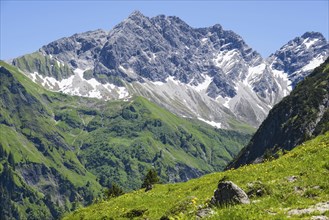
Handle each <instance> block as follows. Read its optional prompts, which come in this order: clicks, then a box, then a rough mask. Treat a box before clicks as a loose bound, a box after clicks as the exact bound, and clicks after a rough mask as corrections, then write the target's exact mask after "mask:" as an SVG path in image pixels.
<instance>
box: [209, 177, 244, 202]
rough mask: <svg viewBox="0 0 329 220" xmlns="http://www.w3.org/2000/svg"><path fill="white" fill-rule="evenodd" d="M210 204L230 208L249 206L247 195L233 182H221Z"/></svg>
mask: <svg viewBox="0 0 329 220" xmlns="http://www.w3.org/2000/svg"><path fill="white" fill-rule="evenodd" d="M210 203H211V204H212V205H216V206H230V205H236V204H249V203H250V200H249V198H248V196H247V194H246V193H245V192H244V191H243V190H242V189H241V188H240V187H238V186H237V185H236V184H234V183H233V182H231V181H221V182H219V183H218V187H217V189H216V190H215V192H214V196H213V197H212V198H211V201H210Z"/></svg>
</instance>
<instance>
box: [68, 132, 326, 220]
mask: <svg viewBox="0 0 329 220" xmlns="http://www.w3.org/2000/svg"><path fill="white" fill-rule="evenodd" d="M223 178H225V179H228V180H231V181H233V182H234V183H236V184H237V185H239V186H240V187H241V188H242V189H244V190H245V191H246V192H247V194H249V196H250V198H251V204H250V205H236V206H231V207H223V208H215V207H213V208H212V209H213V211H214V213H213V214H212V215H210V216H208V218H207V219H230V220H231V219H296V218H302V219H310V216H317V215H321V214H322V215H326V216H329V211H328V209H327V211H326V210H325V209H324V211H323V212H320V211H314V212H311V213H308V214H307V213H306V214H302V215H293V214H294V213H296V212H297V211H298V210H297V209H301V210H304V209H306V208H310V207H312V206H314V205H315V206H317V205H318V206H319V204H321V203H323V202H329V132H327V133H326V134H325V135H320V136H318V137H316V138H314V139H313V140H310V141H308V142H305V143H303V144H302V145H300V146H298V147H296V148H295V149H293V150H292V151H290V152H288V153H287V154H284V155H281V156H280V157H279V158H278V159H277V160H273V161H266V162H265V163H262V164H256V165H247V166H243V167H241V168H239V169H236V170H228V171H225V172H220V173H213V174H209V175H206V176H203V177H201V178H198V179H193V180H190V181H188V182H185V183H176V184H165V185H156V186H155V187H154V189H152V190H151V191H148V192H144V190H138V191H134V192H132V193H129V194H125V195H122V196H120V197H117V198H112V199H110V200H108V201H102V202H98V203H96V204H93V205H91V206H89V207H86V208H81V209H79V210H77V211H74V212H73V213H71V214H69V215H67V216H65V217H64V219H65V220H66V219H67V220H68V219H70V220H71V219H133V218H134V217H136V219H160V218H162V219H194V218H195V217H196V214H197V212H198V210H200V209H202V208H204V207H206V206H207V203H208V202H209V200H210V198H211V197H212V195H213V193H214V189H215V188H216V186H217V183H218V181H219V180H221V179H223ZM257 190H261V191H260V192H261V193H256V191H257ZM258 192H259V191H258ZM296 210H297V211H296ZM301 212H302V211H301Z"/></svg>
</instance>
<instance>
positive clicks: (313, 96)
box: [229, 59, 329, 168]
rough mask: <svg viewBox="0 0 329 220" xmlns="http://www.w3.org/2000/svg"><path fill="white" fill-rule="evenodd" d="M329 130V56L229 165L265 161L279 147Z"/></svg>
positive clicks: (296, 143)
mask: <svg viewBox="0 0 329 220" xmlns="http://www.w3.org/2000/svg"><path fill="white" fill-rule="evenodd" d="M328 130H329V59H327V60H326V61H325V62H324V63H323V64H322V65H321V66H320V67H318V68H316V69H315V70H314V71H313V73H312V74H310V75H309V76H308V77H307V78H306V79H305V80H304V81H302V82H300V83H299V84H298V85H297V87H296V89H295V90H294V91H293V92H292V93H291V94H290V95H289V96H287V97H286V98H284V99H283V100H282V101H281V102H280V103H279V104H278V105H276V106H275V107H274V108H273V109H272V110H271V111H270V113H269V115H268V117H267V118H266V119H265V121H264V122H263V123H262V125H261V126H260V127H259V129H258V130H257V132H256V133H255V135H254V136H253V138H252V139H251V140H250V143H249V144H248V145H247V146H246V147H245V148H244V149H243V150H242V151H241V152H240V153H239V155H238V157H237V158H236V159H235V160H234V161H233V163H232V164H231V165H229V168H231V167H239V166H241V165H244V164H249V163H253V162H257V161H258V162H259V161H262V160H263V159H264V157H266V156H268V155H271V154H274V153H275V152H277V151H279V150H291V149H293V148H294V147H295V146H297V145H299V144H301V143H302V142H304V141H305V140H308V139H310V138H311V137H314V136H317V135H318V134H322V133H324V132H326V131H328Z"/></svg>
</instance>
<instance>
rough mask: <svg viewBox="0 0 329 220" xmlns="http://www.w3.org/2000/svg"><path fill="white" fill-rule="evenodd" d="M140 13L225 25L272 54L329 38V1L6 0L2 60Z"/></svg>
mask: <svg viewBox="0 0 329 220" xmlns="http://www.w3.org/2000/svg"><path fill="white" fill-rule="evenodd" d="M134 10H139V11H141V12H142V13H143V14H144V15H146V16H149V17H153V16H156V15H159V14H165V15H175V16H178V17H180V18H181V19H183V20H184V21H185V22H186V23H188V24H189V25H190V26H192V27H208V26H212V25H214V24H221V25H222V26H223V28H224V29H226V30H233V31H234V32H236V33H237V34H239V35H240V36H242V37H243V39H244V40H245V41H246V43H247V44H248V45H249V46H251V47H252V48H253V49H255V50H257V51H258V52H259V53H261V54H262V56H263V57H267V56H269V55H270V54H271V53H274V52H275V51H276V50H277V49H279V48H280V47H281V46H282V45H283V44H285V43H287V42H288V41H289V40H291V39H293V38H294V37H297V36H300V35H302V34H303V33H304V32H306V31H318V32H321V33H322V34H323V35H324V36H325V37H326V38H327V40H328V38H329V30H328V29H329V18H328V14H329V1H328V0H310V1H308V0H302V1H298V0H294V1H280V0H276V1H266V0H264V1H260V0H258V1H246V0H245V1H236V0H235V1H219V0H218V1H215V0H213V1H195V0H194V1H187V0H185V1H174V0H170V1H150V0H149V1H119V0H117V1H105V0H103V1H88V0H84V1H77V0H75V1H63V0H58V1H40V0H39V1H28V0H25V1H22V0H21V1H17V0H16V1H11V0H1V15H0V16H1V38H0V43H1V44H0V50H1V51H0V52H1V53H0V59H4V60H6V59H10V58H14V57H17V56H20V55H23V54H26V53H31V52H34V51H36V50H38V49H39V48H40V47H41V46H43V45H45V44H48V43H50V42H51V41H54V40H57V39H59V38H61V37H68V36H71V35H73V34H75V33H81V32H85V31H89V30H95V29H98V28H101V29H104V30H110V29H112V28H113V27H114V26H115V25H116V24H118V23H119V22H120V21H122V20H124V19H125V18H126V17H128V16H129V14H130V13H132V12H133V11H134Z"/></svg>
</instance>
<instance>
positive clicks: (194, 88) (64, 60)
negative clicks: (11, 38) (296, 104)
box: [12, 11, 329, 129]
mask: <svg viewBox="0 0 329 220" xmlns="http://www.w3.org/2000/svg"><path fill="white" fill-rule="evenodd" d="M328 50H329V44H328V41H327V40H326V39H325V38H324V37H323V36H322V35H321V34H320V33H316V32H307V33H305V34H303V35H302V36H301V37H297V38H295V39H294V40H292V41H289V42H288V43H287V44H286V45H284V46H283V47H281V48H280V49H279V50H278V51H276V52H275V53H273V54H272V55H271V56H270V57H269V58H267V59H265V58H263V57H261V55H260V54H259V53H257V51H255V50H253V49H252V48H250V47H249V46H248V45H247V44H246V43H245V42H244V41H243V39H242V38H241V37H240V36H239V35H237V34H236V33H234V32H233V31H229V30H224V29H223V28H222V27H221V26H220V25H219V24H216V25H214V26H212V27H207V28H192V27H191V26H189V25H188V24H186V23H185V22H184V21H182V20H181V19H180V18H178V17H175V16H165V15H159V16H156V17H153V18H149V17H146V16H144V15H143V14H142V13H140V12H138V11H135V12H133V13H132V14H131V15H130V16H129V17H128V18H127V19H125V20H124V21H122V22H121V23H119V24H118V25H117V26H115V27H114V28H113V29H112V30H110V31H103V30H96V31H89V32H86V33H82V34H75V35H73V36H71V37H67V38H62V39H59V40H57V41H54V42H52V43H50V44H48V45H46V46H43V47H42V48H41V49H40V50H39V51H37V52H35V53H33V54H28V55H25V56H22V57H19V58H16V59H14V60H13V61H12V64H14V65H16V66H17V67H19V68H20V69H21V70H23V71H24V72H25V73H26V74H27V75H28V76H29V77H30V78H31V79H33V80H34V81H35V82H38V83H40V84H42V85H43V86H45V87H46V88H48V89H51V90H54V91H61V92H64V93H67V94H71V95H79V96H87V97H95V98H99V99H105V100H109V99H123V100H125V99H129V98H130V97H131V96H133V95H141V96H144V97H146V98H148V99H149V100H151V101H153V102H155V103H157V104H159V105H161V106H163V107H165V108H167V109H168V110H170V111H171V112H174V113H176V114H177V115H180V116H184V117H190V118H198V119H200V120H202V121H204V122H206V123H209V124H211V125H213V126H215V127H218V128H233V129H239V126H238V124H241V122H242V123H245V124H248V125H250V126H252V127H258V126H259V125H260V123H261V122H262V121H263V120H264V119H265V117H266V115H267V113H268V112H269V110H270V109H271V108H272V107H273V106H274V105H275V104H276V103H278V102H279V101H280V100H281V99H282V98H283V97H285V96H286V95H288V94H289V93H290V92H291V90H292V89H293V88H294V87H295V85H296V84H297V83H298V82H299V81H300V80H302V79H303V78H304V77H305V76H307V75H308V74H309V73H310V72H311V70H312V69H313V68H314V67H316V66H317V65H319V64H320V63H321V62H323V61H324V60H325V59H326V58H327V57H328V55H329V52H328Z"/></svg>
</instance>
